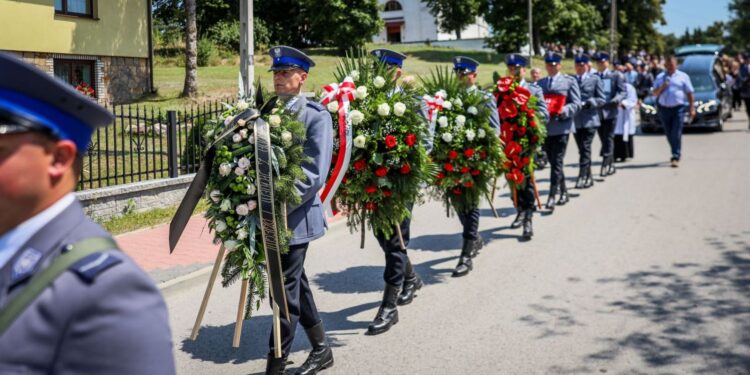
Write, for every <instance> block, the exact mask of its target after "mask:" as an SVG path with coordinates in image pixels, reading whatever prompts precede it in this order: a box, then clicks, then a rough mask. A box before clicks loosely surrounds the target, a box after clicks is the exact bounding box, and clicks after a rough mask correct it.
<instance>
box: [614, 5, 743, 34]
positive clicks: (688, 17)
mask: <svg viewBox="0 0 750 375" xmlns="http://www.w3.org/2000/svg"><path fill="white" fill-rule="evenodd" d="M626 1H627V0H626ZM729 1H730V0H667V4H666V5H665V6H664V18H666V20H667V24H666V25H664V26H659V31H661V32H663V33H665V34H669V33H674V34H675V35H678V36H679V35H682V33H684V32H685V28H690V29H693V28H695V27H700V28H705V27H706V26H709V25H711V24H712V23H714V21H726V20H728V19H729V9H728V8H727V7H728V5H729Z"/></svg>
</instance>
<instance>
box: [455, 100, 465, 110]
mask: <svg viewBox="0 0 750 375" xmlns="http://www.w3.org/2000/svg"><path fill="white" fill-rule="evenodd" d="M453 105H454V106H456V108H461V107H463V106H464V102H463V101H462V100H461V98H456V99H453Z"/></svg>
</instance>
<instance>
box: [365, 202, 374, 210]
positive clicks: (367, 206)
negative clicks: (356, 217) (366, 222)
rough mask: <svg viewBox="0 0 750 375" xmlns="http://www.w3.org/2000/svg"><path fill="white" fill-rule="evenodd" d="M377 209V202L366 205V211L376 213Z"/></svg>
mask: <svg viewBox="0 0 750 375" xmlns="http://www.w3.org/2000/svg"><path fill="white" fill-rule="evenodd" d="M376 208H377V206H376V205H375V202H367V203H365V209H367V211H375V209H376Z"/></svg>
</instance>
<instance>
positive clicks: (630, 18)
mask: <svg viewBox="0 0 750 375" xmlns="http://www.w3.org/2000/svg"><path fill="white" fill-rule="evenodd" d="M611 1H617V47H618V48H617V49H618V51H619V53H620V55H624V54H625V53H626V52H628V51H637V50H641V49H643V50H646V51H649V52H655V53H663V52H664V49H665V47H664V40H663V38H662V35H661V33H659V31H658V30H657V28H656V27H657V25H658V24H661V25H664V24H666V20H665V19H664V4H665V3H666V0H590V1H589V2H590V3H592V4H594V5H595V6H596V8H597V9H598V10H599V13H600V14H601V15H602V19H603V20H604V28H605V29H607V30H608V29H609V20H610V10H611V8H610V7H611ZM600 47H601V48H605V47H607V46H600Z"/></svg>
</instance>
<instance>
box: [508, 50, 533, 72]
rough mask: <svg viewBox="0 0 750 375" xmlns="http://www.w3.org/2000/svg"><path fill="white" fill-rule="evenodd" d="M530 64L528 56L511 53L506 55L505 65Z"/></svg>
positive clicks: (523, 65)
mask: <svg viewBox="0 0 750 375" xmlns="http://www.w3.org/2000/svg"><path fill="white" fill-rule="evenodd" d="M528 64H529V62H528V61H527V60H526V58H525V57H523V56H521V55H517V54H515V53H511V54H510V55H508V56H505V65H508V66H520V67H524V68H525V67H526V65H528Z"/></svg>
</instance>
